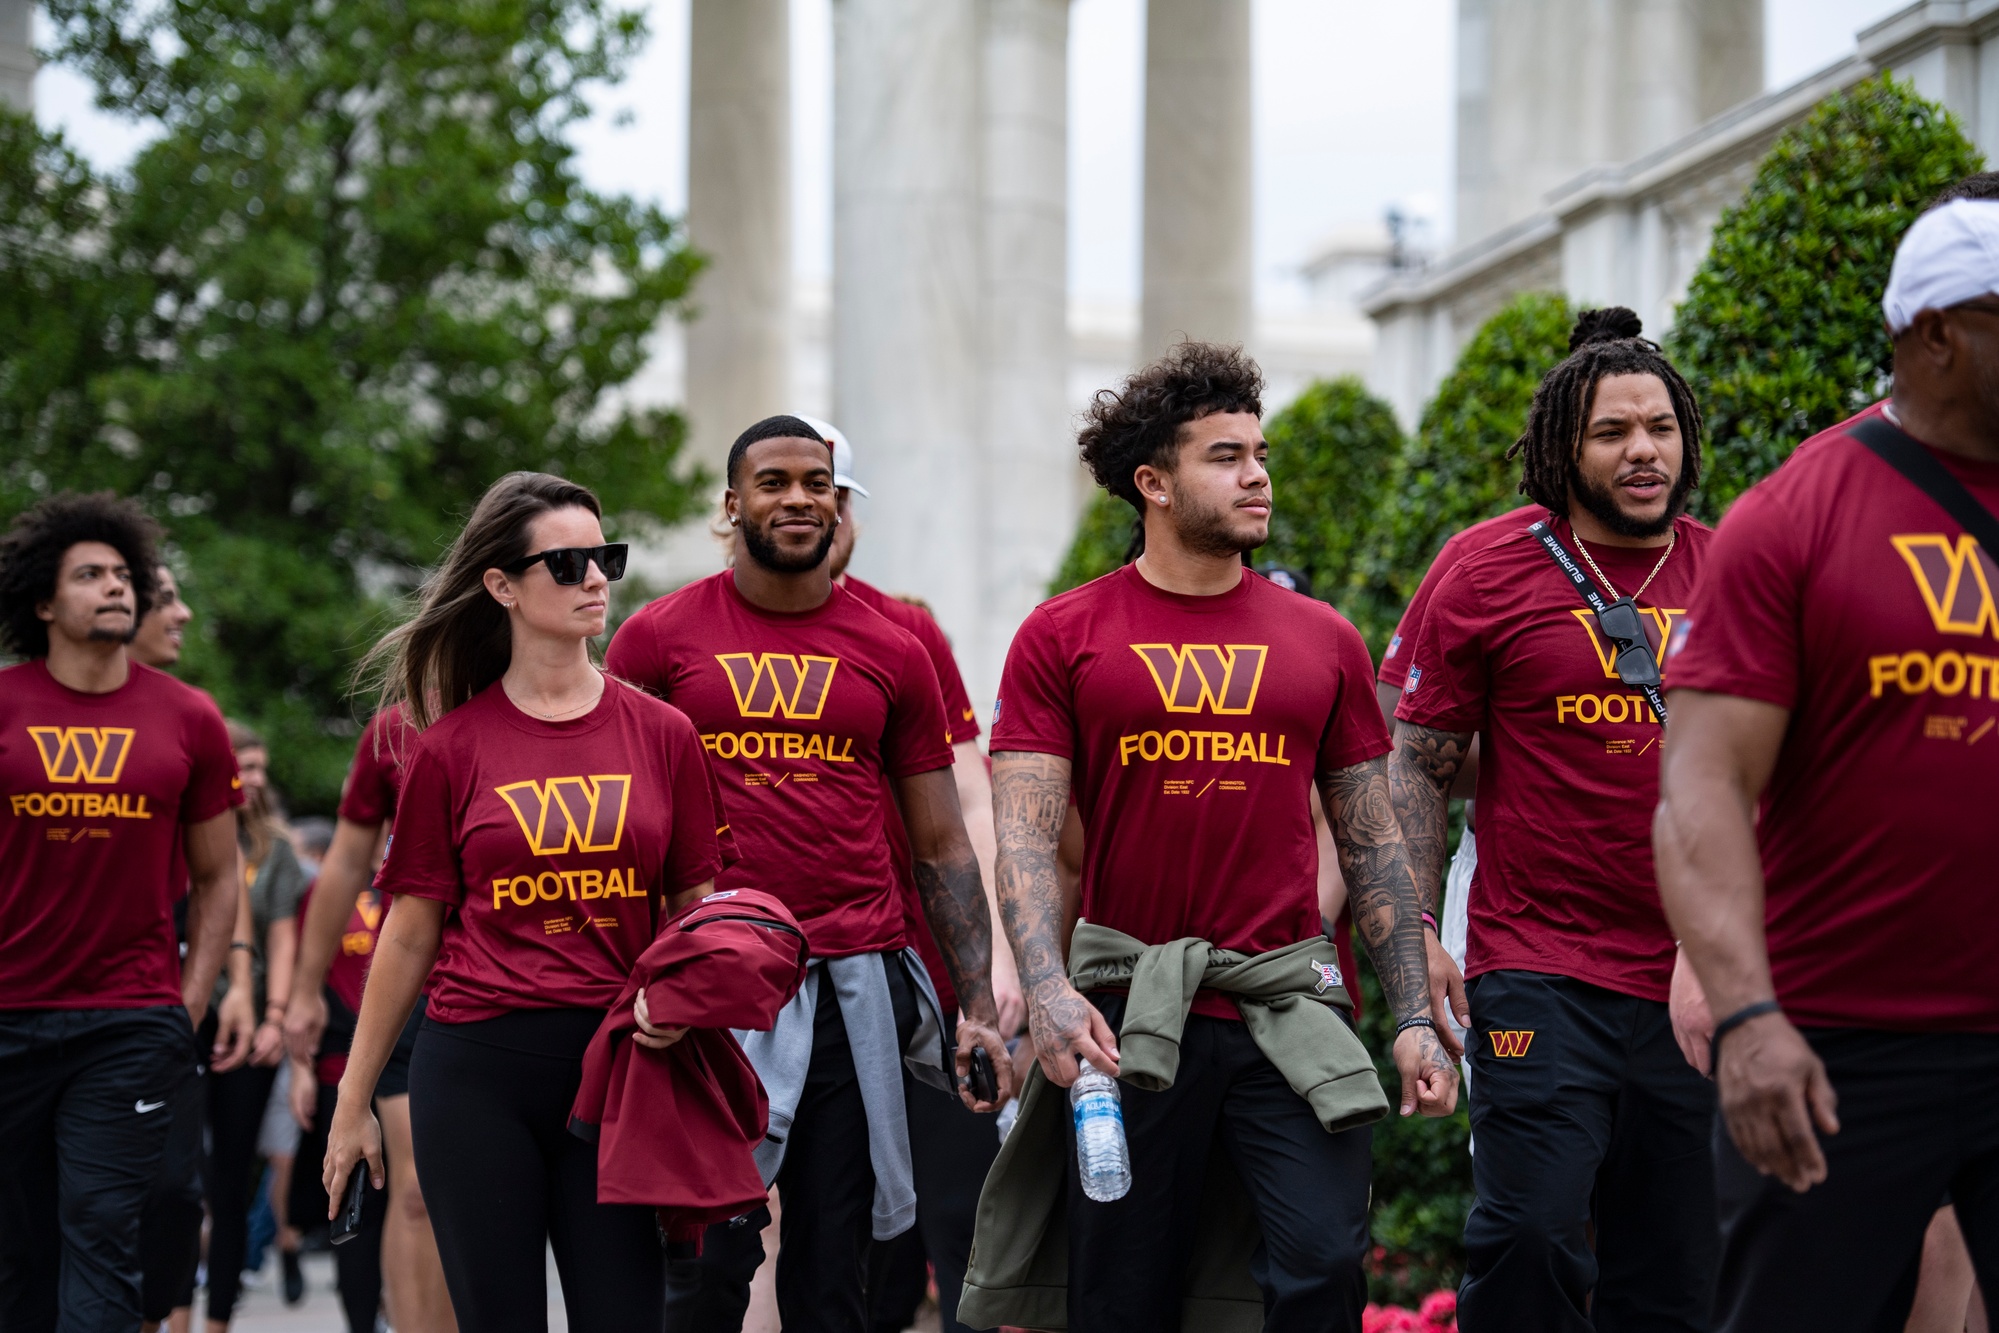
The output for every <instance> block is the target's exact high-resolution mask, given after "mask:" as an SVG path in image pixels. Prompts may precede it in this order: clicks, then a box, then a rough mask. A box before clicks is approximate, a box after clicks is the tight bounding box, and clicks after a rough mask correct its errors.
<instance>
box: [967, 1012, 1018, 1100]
mask: <svg viewBox="0 0 1999 1333" xmlns="http://www.w3.org/2000/svg"><path fill="white" fill-rule="evenodd" d="M981 1047H983V1048H984V1049H985V1052H986V1058H987V1059H988V1060H991V1061H992V1062H993V1082H994V1083H996V1084H997V1085H998V1086H999V1094H998V1095H997V1096H996V1097H994V1098H993V1099H992V1100H991V1101H989V1102H982V1101H980V1100H978V1099H977V1098H976V1097H974V1096H973V1095H972V1089H971V1086H970V1080H971V1076H972V1052H973V1051H975V1050H978V1049H980V1048H981ZM954 1063H955V1064H956V1066H957V1070H958V1100H959V1101H961V1102H963V1103H964V1104H965V1105H966V1106H968V1107H970V1108H971V1109H972V1110H974V1111H978V1112H981V1113H984V1112H988V1111H997V1110H999V1109H1000V1107H1002V1106H1005V1105H1006V1104H1007V1101H1008V1099H1009V1098H1011V1097H1012V1096H1013V1095H1014V1093H1015V1092H1017V1091H1019V1088H1018V1085H1017V1084H1015V1082H1014V1078H1013V1059H1012V1057H1011V1056H1009V1055H1008V1054H1007V1049H1006V1040H1005V1039H1004V1038H1003V1037H1001V1036H1000V1034H999V1029H998V1028H996V1027H994V1026H993V1025H992V1023H990V1022H981V1021H979V1020H978V1019H976V1018H972V1017H969V1016H967V1015H965V1014H959V1015H958V1053H957V1056H956V1059H955V1061H954Z"/></svg>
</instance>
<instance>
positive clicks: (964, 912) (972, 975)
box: [915, 845, 994, 1020]
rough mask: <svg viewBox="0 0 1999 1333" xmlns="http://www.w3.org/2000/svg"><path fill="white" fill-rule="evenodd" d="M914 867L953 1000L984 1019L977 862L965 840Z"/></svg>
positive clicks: (988, 935)
mask: <svg viewBox="0 0 1999 1333" xmlns="http://www.w3.org/2000/svg"><path fill="white" fill-rule="evenodd" d="M915 870H916V891H917V894H918V896H920V897H921V898H922V899H923V915H924V917H925V918H926V919H928V921H929V922H930V933H931V934H932V935H935V936H936V937H937V944H938V947H939V948H940V949H941V950H942V951H943V954H944V964H945V966H946V967H948V968H950V969H951V985H952V987H953V989H955V990H956V991H957V992H958V1004H959V1006H960V1007H961V1008H963V1009H964V1011H965V1012H966V1013H968V1014H973V1015H975V1016H979V1017H983V1018H986V1019H989V1020H990V1019H991V1018H992V1017H993V1016H994V1013H993V986H992V945H993V937H992V935H993V932H992V915H991V913H990V912H989V910H988V909H987V907H986V890H985V886H984V885H983V884H981V883H980V882H979V863H978V861H977V860H976V859H974V858H973V856H972V854H971V849H970V847H969V845H968V846H967V847H966V849H965V854H964V855H963V856H960V857H956V858H952V859H950V860H938V861H917V862H916V864H915Z"/></svg>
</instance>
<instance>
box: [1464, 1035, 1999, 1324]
mask: <svg viewBox="0 0 1999 1333" xmlns="http://www.w3.org/2000/svg"><path fill="white" fill-rule="evenodd" d="M1804 1036H1805V1040H1806V1041H1808V1042H1810V1043H1811V1047H1812V1049H1813V1050H1814V1051H1816V1052H1818V1056H1819V1059H1821V1060H1823V1061H1825V1065H1826V1074H1827V1076H1828V1077H1829V1078H1830V1079H1831V1080H1832V1087H1833V1091H1834V1092H1836V1093H1838V1094H1839V1133H1837V1134H1831V1135H1824V1134H1822V1135H1820V1136H1819V1146H1820V1148H1821V1149H1822V1150H1823V1151H1824V1153H1825V1158H1826V1179H1825V1181H1824V1183H1823V1184H1819V1185H1814V1186H1813V1187H1812V1188H1811V1189H1810V1190H1808V1191H1806V1192H1805V1193H1803V1194H1794V1193H1792V1191H1791V1190H1790V1188H1789V1187H1787V1186H1786V1185H1784V1184H1783V1182H1781V1181H1779V1180H1778V1179H1777V1178H1776V1177H1775V1176H1761V1175H1758V1174H1757V1172H1756V1169H1755V1168H1754V1167H1752V1166H1750V1165H1749V1163H1747V1162H1746V1161H1744V1160H1743V1159H1742V1156H1741V1154H1740V1153H1738V1152H1736V1150H1735V1145H1734V1143H1733V1142H1732V1141H1731V1140H1730V1139H1729V1137H1728V1127H1727V1125H1726V1124H1725V1123H1722V1122H1721V1121H1720V1118H1719V1117H1717V1122H1716V1126H1715V1139H1714V1142H1715V1177H1716V1193H1717V1195H1718V1198H1719V1202H1720V1206H1721V1230H1722V1256H1721V1281H1720V1290H1719V1292H1718V1294H1717V1297H1716V1303H1715V1308H1716V1311H1717V1316H1716V1322H1717V1323H1718V1324H1719V1326H1720V1327H1721V1328H1723V1329H1725V1330H1729V1331H1730V1333H1734V1331H1735V1330H1748V1329H1755V1330H1758V1331H1759V1333H1760V1331H1761V1330H1765V1329H1792V1328H1796V1329H1834V1328H1837V1329H1851V1330H1854V1331H1855V1333H1875V1331H1876V1330H1879V1331H1881V1333H1888V1331H1889V1330H1893V1333H1900V1330H1901V1329H1902V1327H1903V1325H1904V1324H1906V1323H1907V1322H1908V1318H1909V1307H1910V1303H1911V1300H1912V1298H1913V1297H1914V1295H1915V1282H1914V1280H1913V1279H1914V1275H1915V1273H1916V1270H1917V1266H1918V1264H1919V1262H1920V1259H1921V1256H1922V1248H1923V1232H1924V1230H1925V1229H1926V1228H1927V1227H1928V1226H1929V1222H1930V1217H1931V1215H1932V1214H1934V1213H1935V1212H1936V1209H1937V1204H1938V1200H1939V1199H1941V1198H1943V1197H1944V1196H1945V1195H1948V1196H1949V1201H1950V1202H1951V1203H1953V1204H1955V1205H1956V1206H1957V1221H1958V1225H1959V1226H1960V1227H1962V1228H1963V1230H1964V1241H1965V1245H1966V1246H1967V1248H1969V1249H1970V1251H1971V1262H1972V1266H1973V1267H1974V1268H1975V1269H1976V1270H1977V1272H1978V1281H1979V1285H1980V1286H1981V1287H1983V1288H1984V1290H1985V1292H1986V1293H1987V1296H1986V1299H1987V1300H1988V1301H1989V1300H1990V1299H1991V1294H1992V1293H1994V1292H1999V1034H1992V1033H1955V1032H1936V1033H1922V1034H1915V1033H1900V1032H1868V1031H1860V1030H1855V1029H1838V1030H1832V1029H1806V1030H1805V1032H1804ZM1484 1149H1485V1145H1484V1144H1482V1143H1481V1144H1480V1145H1479V1150H1480V1152H1481V1153H1482V1152H1483V1151H1484ZM1804 1275H1809V1276H1808V1279H1807V1278H1806V1277H1805V1276H1804Z"/></svg>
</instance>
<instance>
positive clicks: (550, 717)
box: [500, 566, 1594, 722]
mask: <svg viewBox="0 0 1999 1333" xmlns="http://www.w3.org/2000/svg"><path fill="white" fill-rule="evenodd" d="M1592 568H1594V566H1592ZM597 679H598V680H599V682H601V681H602V680H603V673H602V672H599V673H598V675H597ZM500 688H501V689H502V690H505V689H506V686H504V685H502V686H501V687H500ZM603 697H604V691H603V690H602V689H599V690H598V691H597V698H596V699H592V700H590V702H588V703H581V704H578V705H576V707H574V708H565V709H563V710H562V711H561V712H559V713H544V712H542V711H541V710H540V709H539V708H536V707H533V706H532V705H530V704H529V703H528V702H527V701H526V700H525V699H516V698H514V696H513V694H512V693H511V692H508V694H507V701H508V702H509V703H511V704H513V706H514V707H516V708H518V709H520V710H521V711H522V712H523V713H532V714H533V715H534V716H536V717H538V718H540V719H541V720H542V721H544V722H560V721H562V720H563V719H564V718H566V717H569V716H571V715H572V714H575V713H580V712H582V711H583V710H584V709H586V708H595V707H596V706H597V700H598V699H602V698H603Z"/></svg>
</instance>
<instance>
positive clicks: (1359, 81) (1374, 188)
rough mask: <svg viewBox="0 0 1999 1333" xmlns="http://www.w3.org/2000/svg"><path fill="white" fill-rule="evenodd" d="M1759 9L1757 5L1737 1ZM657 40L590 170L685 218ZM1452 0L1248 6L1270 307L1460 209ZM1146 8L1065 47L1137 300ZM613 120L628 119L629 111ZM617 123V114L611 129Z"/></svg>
mask: <svg viewBox="0 0 1999 1333" xmlns="http://www.w3.org/2000/svg"><path fill="white" fill-rule="evenodd" d="M1744 2H1745V3H1754V0H1744ZM1764 3H1765V6H1766V11H1767V15H1768V25H1767V30H1766V31H1767V43H1766V53H1767V54H1766V61H1765V66H1766V81H1767V83H1768V84H1769V86H1772V87H1778V86H1782V85H1783V84H1787V83H1790V82H1792V81H1793V80H1795V79H1797V78H1799V77H1801V76H1803V75H1805V74H1807V73H1809V72H1811V71H1812V70H1814V69H1817V68H1819V67H1820V66H1822V65H1825V64H1828V63H1830V62H1831V61H1834V60H1837V59H1838V58H1839V57H1841V56H1842V55H1845V54H1847V53H1848V52H1850V51H1851V50H1852V49H1853V34H1854V32H1855V31H1856V30H1857V29H1858V28H1860V27H1862V26H1865V25H1866V24H1867V23H1870V22H1872V21H1874V20H1875V19H1878V18H1880V17H1882V16H1884V15H1886V14H1889V13H1892V12H1894V11H1895V10H1897V9H1899V8H1901V7H1902V6H1903V4H1904V3H1905V0H1764ZM646 8H647V9H648V10H649V12H650V16H651V23H652V31H653V38H652V42H651V45H650V47H649V48H648V50H647V52H646V54H645V55H644V56H643V57H642V59H641V60H640V61H639V62H638V64H637V65H636V66H635V68H634V69H633V70H632V73H631V77H630V78H629V79H628V80H627V81H626V82H625V83H624V84H622V85H620V86H619V87H616V88H612V89H607V90H605V92H604V93H603V95H602V96H601V97H599V98H598V99H597V104H598V107H599V114H598V115H597V116H596V117H595V118H594V119H593V120H592V121H591V122H589V123H588V124H586V125H584V126H582V127H580V128H579V130H578V132H577V135H576V143H577V146H578V149H579V152H580V157H581V162H582V170H583V173H584V175H585V177H586V179H588V180H589V181H590V182H591V183H592V184H593V185H596V186H598V187H600V188H606V189H617V190H626V191H630V192H632V193H634V194H638V195H642V196H645V197H648V198H654V199H657V200H659V201H661V202H662V203H664V204H665V205H666V206H667V207H668V208H669V209H672V210H674V211H678V210H679V209H680V208H682V207H683V206H684V204H685V201H686V197H687V154H686V142H687V108H686V100H687V91H686V90H687V0H649V2H647V3H646ZM1456 8H1457V6H1456V3H1455V0H1396V3H1393V4H1383V3H1380V0H1256V7H1255V16H1256V17H1255V23H1256V36H1255V42H1256V48H1255V60H1256V86H1257V90H1256V108H1255V115H1256V195H1257V214H1256V232H1257V234H1256V270H1257V287H1258V299H1259V301H1260V302H1261V303H1262V304H1263V305H1265V306H1266V307H1274V306H1281V305H1284V304H1288V303H1290V302H1291V301H1294V300H1296V299H1298V286H1297V283H1296V280H1295V277H1294V275H1295V273H1296V271H1297V267H1298V265H1299V264H1300V263H1301V262H1302V261H1303V260H1304V259H1305V258H1306V257H1307V256H1308V255H1310V254H1311V253H1312V251H1313V249H1314V248H1315V246H1316V245H1317V243H1318V242H1319V241H1321V240H1322V239H1323V238H1325V237H1326V236H1327V235H1329V234H1331V233H1333V232H1335V231H1338V230H1340V229H1342V228H1347V227H1353V226H1357V225H1363V224H1366V223H1369V222H1372V221H1374V220H1376V219H1379V218H1380V217H1381V215H1382V212H1383V211H1384V210H1385V209H1387V208H1388V207H1390V206H1391V205H1394V206H1400V207H1402V208H1404V209H1405V210H1409V211H1414V212H1416V213H1419V214H1428V215H1430V216H1433V217H1436V218H1437V219H1438V220H1439V222H1440V223H1441V222H1442V220H1443V219H1444V218H1445V216H1446V215H1447V212H1448V207H1449V200H1450V194H1449V190H1450V162H1451V131H1452V124H1451V120H1452V117H1451V64H1452V28H1453V15H1454V14H1455V12H1456ZM1144 9H1145V7H1144V3H1143V0H1074V3H1073V5H1072V8H1071V13H1070V46H1069V95H1070V103H1069V177H1070V195H1069V199H1070V208H1071V214H1070V240H1069V276H1070V286H1071V290H1072V291H1073V292H1074V293H1075V294H1076V295H1078V296H1081V297H1085V298H1090V299H1104V300H1131V299H1134V298H1135V297H1136V294H1137V290H1138V235H1139V133H1140V110H1141V98H1142V94H1143V86H1142V77H1141V75H1142V69H1143V43H1144ZM831 15H832V0H792V65H793V73H794V76H795V77H794V79H793V82H792V88H793V99H794V100H793V106H792V116H793V131H794V132H793V158H794V162H793V170H794V172H795V177H794V180H795V188H794V198H795V210H796V212H795V227H794V237H795V255H796V266H797V270H798V272H799V273H800V275H801V276H805V277H810V278H825V277H827V276H828V274H829V271H830V266H831V256H832V246H831V236H830V230H831V204H832V133H831V130H832V125H831V121H832V16H831ZM36 111H37V114H38V115H39V117H40V118H41V119H42V121H43V122H44V123H45V124H52V125H62V126H64V127H65V128H66V129H68V130H69V132H70V133H71V135H72V137H73V138H74V139H75V141H76V142H77V143H78V144H79V146H80V147H82V148H83V150H84V151H85V152H87V153H89V154H90V155H91V156H92V157H93V158H94V159H95V160H96V161H98V162H99V163H100V164H101V165H106V166H109V165H116V164H118V163H121V162H123V161H125V160H127V159H129V157H130V155H131V154H132V153H133V152H134V151H135V149H136V148H137V146H138V145H139V144H141V143H143V142H144V141H145V138H146V132H145V130H144V128H143V127H136V126H131V125H127V124H124V123H121V122H119V121H117V120H115V119H112V118H110V117H107V116H105V115H104V114H103V113H101V112H98V111H96V110H95V109H94V108H93V107H92V106H91V105H90V91H89V89H88V87H87V86H86V85H85V84H83V82H82V81H81V80H80V79H78V78H77V77H76V76H75V75H73V74H71V73H69V72H68V71H66V70H62V69H48V70H44V71H43V73H42V74H41V75H40V76H39V77H38V79H37V82H36ZM620 113H628V114H627V115H622V116H621V115H620ZM620 120H623V121H625V122H626V123H623V124H620V123H618V122H619V121H620Z"/></svg>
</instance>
